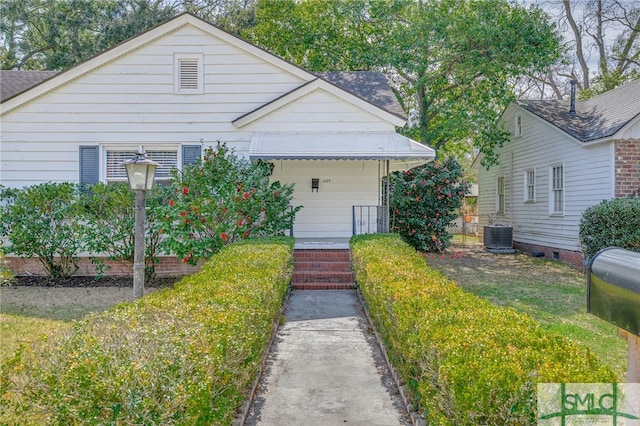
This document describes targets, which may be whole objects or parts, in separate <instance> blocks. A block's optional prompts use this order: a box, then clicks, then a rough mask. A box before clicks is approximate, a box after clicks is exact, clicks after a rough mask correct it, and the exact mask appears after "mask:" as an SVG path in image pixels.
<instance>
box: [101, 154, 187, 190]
mask: <svg viewBox="0 0 640 426" xmlns="http://www.w3.org/2000/svg"><path fill="white" fill-rule="evenodd" d="M146 151H147V158H148V159H150V160H153V161H155V162H156V163H158V164H160V165H159V166H158V168H157V169H156V175H155V181H156V182H162V181H167V180H169V179H170V178H171V169H173V168H174V167H177V166H178V151H177V150H175V149H174V150H146ZM135 153H136V151H135V150H123V149H114V150H110V149H107V150H106V174H107V175H106V181H107V183H111V182H126V181H127V171H126V170H125V167H124V162H125V161H127V160H129V159H131V158H133V157H134V155H135Z"/></svg>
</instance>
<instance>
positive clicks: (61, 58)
mask: <svg viewBox="0 0 640 426" xmlns="http://www.w3.org/2000/svg"><path fill="white" fill-rule="evenodd" d="M254 6H255V0H65V1H63V0H54V1H51V0H2V1H0V42H1V43H0V66H1V68H2V69H24V70H39V69H48V70H62V69H66V68H69V67H70V66H73V65H75V64H77V63H78V62H81V61H83V60H86V59H88V58H90V57H91V56H94V55H96V54H98V53H100V52H102V51H103V50H106V49H109V48H111V47H113V46H115V45H116V44H118V43H120V42H122V41H124V40H126V39H128V38H131V37H133V36H136V35H138V34H140V33H142V32H144V31H145V30H147V29H149V28H151V27H153V26H154V25H157V24H159V23H161V22H164V21H166V20H168V19H170V18H172V17H174V16H176V15H178V14H179V13H183V12H191V13H193V14H195V15H197V16H199V17H201V18H203V19H206V20H208V21H210V22H213V23H215V24H217V25H219V26H221V27H222V28H224V29H226V30H228V31H231V32H237V31H239V30H240V29H241V28H244V27H246V26H248V25H251V24H252V23H253V19H254Z"/></svg>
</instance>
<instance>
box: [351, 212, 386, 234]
mask: <svg viewBox="0 0 640 426" xmlns="http://www.w3.org/2000/svg"><path fill="white" fill-rule="evenodd" d="M352 212H353V213H352V217H353V220H352V226H353V235H360V234H376V233H381V232H388V229H386V228H387V221H386V218H385V216H386V208H385V206H377V205H361V206H353V209H352Z"/></svg>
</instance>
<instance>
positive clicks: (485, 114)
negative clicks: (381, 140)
mask: <svg viewBox="0 0 640 426" xmlns="http://www.w3.org/2000/svg"><path fill="white" fill-rule="evenodd" d="M246 34H247V35H248V37H250V38H251V39H252V40H254V41H255V42H257V43H258V44H261V45H262V46H264V47H265V48H267V49H269V50H271V51H274V52H276V53H278V54H279V55H281V56H283V57H284V58H286V59H288V60H291V61H293V62H295V63H298V64H300V65H302V66H304V67H307V68H310V69H311V70H313V71H325V70H334V69H342V70H358V69H378V70H382V71H384V72H385V73H386V74H387V76H388V77H389V79H390V81H391V82H392V86H393V88H394V89H395V91H396V94H397V96H398V98H399V100H400V102H401V103H402V104H403V106H404V107H405V109H406V110H407V111H408V112H410V116H411V119H410V125H409V127H407V128H406V129H404V130H403V131H404V132H405V133H406V134H409V135H410V136H412V137H413V138H415V139H417V140H419V141H421V142H424V143H426V144H429V145H431V146H432V147H434V148H436V149H437V150H438V152H440V153H441V154H443V155H446V154H456V155H457V156H459V157H462V156H464V154H468V153H469V152H470V151H471V150H472V149H473V148H474V147H475V148H476V149H479V150H481V151H482V152H483V153H484V154H485V156H484V158H485V161H486V163H487V164H491V163H492V162H494V161H495V160H496V158H495V156H494V155H493V148H494V147H495V146H496V145H498V144H501V143H502V142H503V141H505V140H506V133H505V132H503V131H501V130H500V129H499V128H498V126H497V124H498V120H499V117H500V114H501V112H502V110H503V109H504V108H505V107H506V105H508V103H509V102H510V101H511V100H512V99H513V90H512V89H513V86H512V81H513V80H514V79H515V78H516V77H518V76H520V75H523V74H526V73H531V72H533V71H534V70H540V69H543V68H544V67H546V66H548V65H550V64H552V63H554V62H555V60H556V59H557V57H558V50H559V39H558V37H557V36H556V35H555V34H554V31H553V26H552V24H550V23H549V22H548V20H547V17H546V15H545V14H544V13H543V12H542V11H541V10H540V9H538V8H535V7H530V8H525V7H522V6H518V5H512V4H511V3H509V2H508V1H506V0H482V1H473V2H471V1H462V0H429V1H415V0H341V1H333V2H330V4H329V5H328V4H327V3H326V2H324V1H322V0H304V1H296V0H277V1H272V0H262V1H259V3H258V9H257V25H256V26H255V27H252V28H251V29H250V30H249V32H247V33H246Z"/></svg>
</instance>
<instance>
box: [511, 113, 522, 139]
mask: <svg viewBox="0 0 640 426" xmlns="http://www.w3.org/2000/svg"><path fill="white" fill-rule="evenodd" d="M513 127H514V129H513V135H514V136H515V137H517V138H519V137H520V136H522V114H516V116H515V119H514V122H513Z"/></svg>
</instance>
